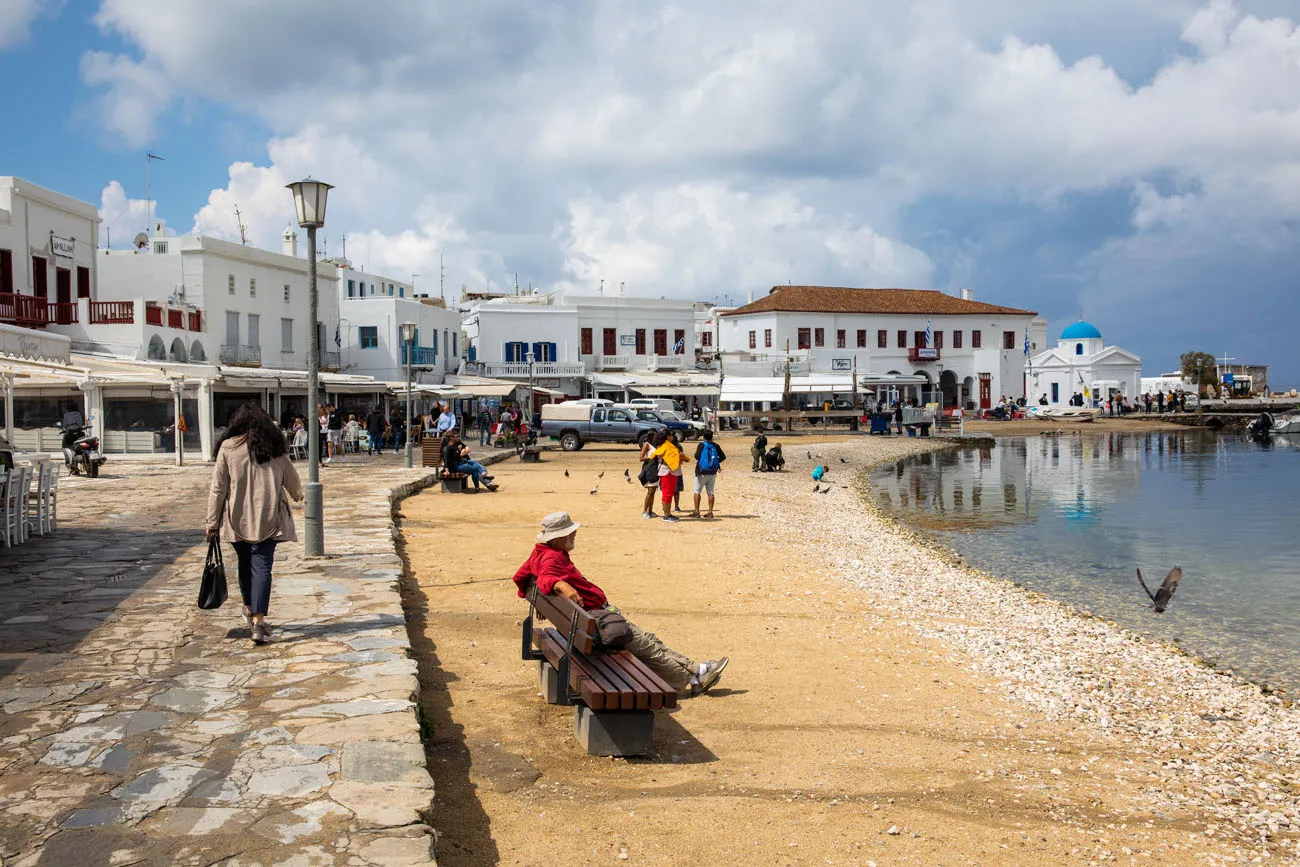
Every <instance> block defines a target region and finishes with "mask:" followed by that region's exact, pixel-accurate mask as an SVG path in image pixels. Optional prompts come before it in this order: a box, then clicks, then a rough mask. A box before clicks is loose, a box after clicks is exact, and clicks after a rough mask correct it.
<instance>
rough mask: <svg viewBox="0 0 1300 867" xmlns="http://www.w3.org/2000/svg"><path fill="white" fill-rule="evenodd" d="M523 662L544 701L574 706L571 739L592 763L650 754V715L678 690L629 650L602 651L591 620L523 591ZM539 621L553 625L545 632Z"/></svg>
mask: <svg viewBox="0 0 1300 867" xmlns="http://www.w3.org/2000/svg"><path fill="white" fill-rule="evenodd" d="M527 596H528V616H527V617H526V618H524V623H523V636H522V640H523V658H524V659H532V660H536V661H537V675H538V681H539V685H540V688H541V692H542V695H543V696H545V697H546V700H547V701H548V702H549V703H551V704H560V705H573V733H574V737H576V738H577V739H578V742H579V743H580V744H582V745H583V747H584V748H586V750H587V753H588V754H589V755H593V756H639V755H645V754H646V753H649V752H650V751H651V750H652V749H653V747H654V712H655V711H656V710H659V709H660V708H673V707H676V706H677V690H675V689H673V687H671V686H669V685H668V684H667V683H666V682H665V681H664V680H663V679H662V678H660V677H659V675H657V674H655V673H654V672H653V671H651V670H650V668H649V666H647V665H646V664H645V663H644V662H642V661H641V660H639V659H637V658H636V657H635V656H633V655H632V654H631V653H628V652H627V651H626V650H612V649H608V648H604V647H601V646H600V644H599V643H598V641H597V638H596V618H595V617H594V616H593V615H592V613H591V612H589V611H585V610H583V609H582V608H581V607H579V606H577V605H575V604H573V603H572V602H570V601H569V600H567V599H565V598H563V597H562V596H545V595H543V594H541V593H538V592H537V585H536V584H534V585H532V586H531V587H530V588H529V590H528V594H527ZM537 618H541V619H543V620H546V621H549V622H550V623H551V624H552V625H551V626H547V627H543V626H541V625H539V624H537V623H536V620H537Z"/></svg>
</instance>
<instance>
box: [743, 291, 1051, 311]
mask: <svg viewBox="0 0 1300 867" xmlns="http://www.w3.org/2000/svg"><path fill="white" fill-rule="evenodd" d="M775 312H782V313H907V314H930V315H940V314H942V315H981V314H984V315H987V314H992V313H999V314H1003V315H1014V316H1037V315H1038V313H1037V311H1034V310H1020V309H1018V308H1015V307H1002V306H1000V305H997V304H985V303H984V302H983V301H966V300H964V299H962V298H957V297H955V296H952V295H945V294H944V293H943V292H940V291H939V290H937V289H852V288H849V287H845V286H773V287H772V291H771V293H770V294H768V295H767V296H766V297H764V298H760V299H758V300H757V301H754V302H752V303H750V304H746V305H745V306H744V307H737V308H736V309H735V310H730V311H728V312H726V313H724V314H723V315H724V316H743V315H745V314H747V313H775Z"/></svg>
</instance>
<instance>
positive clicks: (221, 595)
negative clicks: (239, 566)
mask: <svg viewBox="0 0 1300 867" xmlns="http://www.w3.org/2000/svg"><path fill="white" fill-rule="evenodd" d="M225 601H226V564H225V563H223V562H222V561H221V540H220V539H217V538H213V539H212V540H210V541H209V542H208V559H207V561H206V562H205V563H204V564H203V580H202V581H201V582H200V583H199V607H200V608H202V609H203V610H205V611H210V610H212V609H213V608H220V607H221V604H222V603H223V602H225Z"/></svg>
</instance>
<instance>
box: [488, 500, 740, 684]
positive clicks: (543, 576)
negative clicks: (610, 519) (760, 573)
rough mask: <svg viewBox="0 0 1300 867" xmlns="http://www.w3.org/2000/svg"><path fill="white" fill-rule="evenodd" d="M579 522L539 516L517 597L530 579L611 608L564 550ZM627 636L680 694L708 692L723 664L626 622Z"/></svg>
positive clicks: (546, 589)
mask: <svg viewBox="0 0 1300 867" xmlns="http://www.w3.org/2000/svg"><path fill="white" fill-rule="evenodd" d="M580 526H582V525H581V524H579V523H577V522H576V521H574V520H573V519H572V518H570V517H569V513H568V512H555V513H553V514H550V515H547V516H546V517H545V518H543V519H542V532H540V533H538V534H537V544H536V545H535V546H534V547H533V553H532V554H530V555H529V557H528V559H527V560H526V561H524V564H523V565H522V566H520V567H519V569H518V571H516V572H515V574H514V582H515V586H516V587H518V588H519V596H520V598H526V597H527V592H528V586H529V584H530V583H532V582H534V581H536V583H537V590H538V592H539V593H542V594H547V595H555V596H563V597H564V598H565V599H568V600H569V601H571V602H573V603H574V604H575V605H580V606H582V607H583V608H585V609H586V610H587V611H600V610H611V611H617V610H618V609H617V608H614V606H612V605H610V604H609V602H608V600H607V599H606V598H605V591H603V590H601V589H600V588H599V587H597V586H596V585H595V584H593V583H592V582H591V581H588V580H587V579H586V578H584V577H583V575H582V573H581V572H579V571H578V567H577V566H575V565H573V560H571V559H570V557H569V552H570V551H572V550H573V549H574V547H575V546H576V544H577V539H578V528H579V527H580ZM627 625H628V629H629V630H630V631H631V633H632V638H631V640H629V641H628V642H627V644H625V645H623V647H622V649H623V650H626V651H628V652H629V653H631V654H632V655H633V656H635V657H636V658H637V659H639V660H641V661H642V662H644V663H645V664H646V665H647V666H649V667H650V670H651V671H653V672H654V673H655V674H657V675H659V676H660V677H661V678H663V679H664V680H665V681H667V683H668V684H669V686H672V687H673V688H675V689H676V690H677V694H678V695H680V696H684V697H689V696H695V695H702V694H703V693H706V692H708V691H709V690H710V689H712V688H713V687H714V686H716V685H717V683H718V681H719V680H720V679H721V677H722V671H723V669H725V668H726V667H727V662H728V661H729V660H728V658H727V657H725V656H724V657H722V658H721V659H718V660H706V661H704V662H698V663H697V662H695V661H693V660H691V659H689V658H688V657H686V656H683V655H682V654H680V653H678V652H677V651H675V650H673V649H672V648H670V647H668V646H667V645H666V644H664V643H663V642H662V641H660V640H659V639H658V638H657V637H656V636H655V635H654V633H651V632H646V631H645V630H643V629H641V628H640V627H638V626H637V625H636V624H635V623H633V622H632V621H630V620H629V621H628V622H627Z"/></svg>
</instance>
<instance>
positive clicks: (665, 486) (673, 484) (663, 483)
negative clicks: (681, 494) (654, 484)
mask: <svg viewBox="0 0 1300 867" xmlns="http://www.w3.org/2000/svg"><path fill="white" fill-rule="evenodd" d="M677 480H678V479H677V476H674V475H673V474H672V473H669V474H668V475H666V476H660V477H659V491H660V493H661V495H662V499H663V501H664V502H665V503H670V502H672V499H673V494H674V493H676V492H677Z"/></svg>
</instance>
